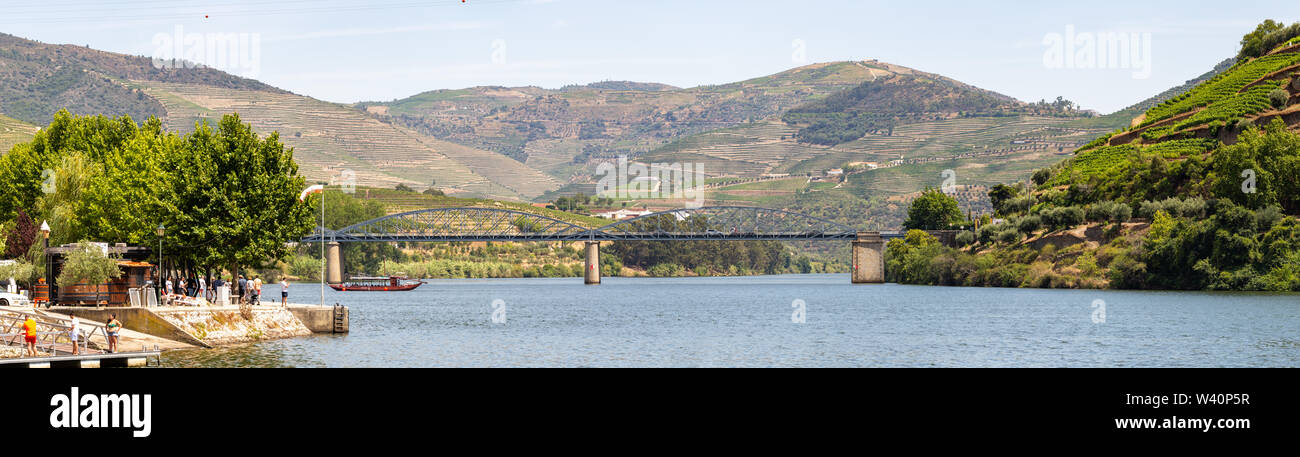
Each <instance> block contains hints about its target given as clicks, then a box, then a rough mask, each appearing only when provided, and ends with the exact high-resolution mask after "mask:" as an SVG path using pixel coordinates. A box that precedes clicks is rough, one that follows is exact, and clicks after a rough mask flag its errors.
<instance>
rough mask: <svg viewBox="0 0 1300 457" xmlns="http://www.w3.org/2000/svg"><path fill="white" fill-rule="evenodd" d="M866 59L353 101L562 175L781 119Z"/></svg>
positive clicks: (865, 73) (845, 84)
mask: <svg viewBox="0 0 1300 457" xmlns="http://www.w3.org/2000/svg"><path fill="white" fill-rule="evenodd" d="M872 71H873V70H872V69H871V68H869V67H868V66H866V65H865V64H864V63H863V62H832V63H821V64H813V65H808V66H803V67H799V68H795V69H791V70H787V71H784V72H781V73H777V74H773V75H769V76H764V77H760V78H753V79H749V80H745V81H740V82H735V83H730V84H722V85H715V86H700V87H693V88H687V89H679V88H673V87H671V86H666V85H661V84H647V83H626V82H618V83H608V82H607V83H594V84H588V85H585V86H569V87H565V88H563V89H560V90H550V89H543V88H538V87H516V88H507V87H475V88H468V89H459V90H440V91H432V92H425V93H422V94H418V95H415V96H412V97H409V98H406V99H402V100H395V101H391V102H365V103H359V104H357V105H356V106H357V107H358V108H360V109H363V110H366V111H367V112H369V113H371V114H372V115H375V116H376V117H377V118H379V119H382V120H384V121H386V122H390V123H393V124H396V125H402V126H405V127H409V128H412V129H414V130H417V131H420V132H423V133H426V134H429V135H431V136H434V137H437V138H439V139H443V140H448V141H454V142H458V143H462V144H465V145H468V146H473V147H477V148H482V149H487V150H491V151H495V152H498V153H501V154H504V155H507V156H510V157H513V158H515V159H516V160H519V161H521V162H524V163H527V164H529V165H530V166H533V167H535V168H537V169H538V170H541V171H543V172H546V173H547V174H549V175H551V176H553V177H555V178H557V179H560V180H564V181H568V180H571V179H574V178H575V177H577V178H581V176H583V175H585V174H589V173H590V171H591V170H589V169H584V167H583V166H584V165H585V164H586V163H587V162H588V161H589V160H590V159H591V158H596V157H608V156H614V155H618V154H626V155H636V154H640V153H643V152H646V151H649V150H651V149H653V148H655V147H658V146H660V145H662V144H665V143H668V142H670V141H672V140H673V139H676V138H679V137H681V136H684V135H689V134H693V133H700V132H705V131H710V130H715V129H719V128H727V127H732V126H736V125H739V124H742V123H745V122H749V121H755V120H760V119H767V118H771V117H773V116H779V115H780V114H781V113H783V112H784V111H785V110H786V109H788V108H790V107H793V106H796V105H798V104H800V103H803V102H806V101H808V100H811V99H813V98H816V97H822V96H826V95H828V94H830V93H833V92H836V91H839V90H842V89H845V88H849V87H852V86H854V85H856V84H858V83H860V82H862V81H865V80H868V79H872V78H874V76H873V73H872Z"/></svg>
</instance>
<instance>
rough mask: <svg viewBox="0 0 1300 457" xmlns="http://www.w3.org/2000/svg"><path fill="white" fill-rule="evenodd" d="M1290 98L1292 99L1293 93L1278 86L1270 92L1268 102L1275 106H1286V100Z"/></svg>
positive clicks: (1279, 107)
mask: <svg viewBox="0 0 1300 457" xmlns="http://www.w3.org/2000/svg"><path fill="white" fill-rule="evenodd" d="M1288 100H1291V94H1290V93H1289V92H1287V91H1286V90H1285V89H1282V88H1277V89H1273V91H1272V92H1269V93H1268V102H1269V103H1270V104H1272V105H1273V107H1274V108H1277V109H1282V108H1286V102H1287V101H1288Z"/></svg>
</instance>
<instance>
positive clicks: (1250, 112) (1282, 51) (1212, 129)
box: [1089, 39, 1300, 147]
mask: <svg viewBox="0 0 1300 457" xmlns="http://www.w3.org/2000/svg"><path fill="white" fill-rule="evenodd" d="M1297 94H1300V41H1297V40H1296V39H1292V40H1290V41H1287V42H1284V43H1281V44H1280V45H1278V46H1277V47H1276V48H1274V49H1272V50H1271V51H1269V52H1268V53H1266V54H1263V55H1260V56H1258V57H1246V58H1243V59H1240V60H1238V61H1237V63H1236V64H1234V65H1233V66H1232V67H1231V68H1229V69H1227V70H1224V71H1223V72H1221V73H1219V74H1217V75H1215V76H1214V77H1212V78H1210V79H1208V80H1206V81H1205V82H1203V83H1201V84H1199V85H1197V86H1196V87H1194V88H1192V89H1190V90H1188V91H1186V92H1184V93H1182V94H1181V95H1178V96H1177V97H1174V98H1172V99H1169V100H1168V101H1166V102H1164V103H1161V104H1159V105H1156V106H1153V107H1151V108H1150V109H1148V110H1147V111H1146V112H1145V113H1143V114H1142V115H1141V116H1139V117H1138V118H1136V119H1134V120H1133V123H1132V125H1133V127H1131V128H1127V129H1121V130H1120V131H1117V132H1115V133H1114V134H1113V135H1111V136H1109V137H1105V138H1101V139H1099V140H1098V141H1097V142H1094V143H1093V144H1090V145H1089V146H1090V147H1095V146H1101V145H1112V146H1115V145H1123V144H1129V143H1140V144H1154V143H1160V142H1164V141H1170V140H1178V139H1187V138H1211V139H1218V140H1220V141H1222V142H1223V143H1225V144H1232V143H1234V142H1235V140H1236V135H1237V134H1238V133H1240V132H1241V131H1242V130H1243V129H1244V128H1245V127H1246V126H1247V125H1249V124H1256V125H1263V124H1264V123H1266V122H1267V121H1269V120H1271V119H1275V118H1277V119H1282V120H1283V121H1284V122H1286V124H1287V125H1290V126H1296V125H1300V107H1297V106H1296V102H1297V99H1298V97H1297Z"/></svg>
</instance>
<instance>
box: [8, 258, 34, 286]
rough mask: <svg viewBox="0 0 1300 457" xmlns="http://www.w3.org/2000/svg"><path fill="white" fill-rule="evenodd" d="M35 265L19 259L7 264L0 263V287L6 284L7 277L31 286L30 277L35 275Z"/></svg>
mask: <svg viewBox="0 0 1300 457" xmlns="http://www.w3.org/2000/svg"><path fill="white" fill-rule="evenodd" d="M36 271H37V270H36V266H35V265H32V264H30V263H27V262H26V261H23V260H19V261H17V262H14V263H11V264H9V265H0V287H3V286H5V285H8V283H9V278H14V281H17V282H18V283H19V284H22V285H25V286H28V287H29V288H30V287H31V284H32V278H33V277H34V276H36Z"/></svg>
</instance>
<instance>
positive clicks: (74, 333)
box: [68, 313, 81, 355]
mask: <svg viewBox="0 0 1300 457" xmlns="http://www.w3.org/2000/svg"><path fill="white" fill-rule="evenodd" d="M68 316H69V317H71V318H72V323H71V324H69V325H71V326H72V329H71V330H68V340H70V341H72V355H77V354H80V353H81V348H80V347H79V346H77V340H78V339H80V337H81V321H80V320H78V319H77V313H68Z"/></svg>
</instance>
